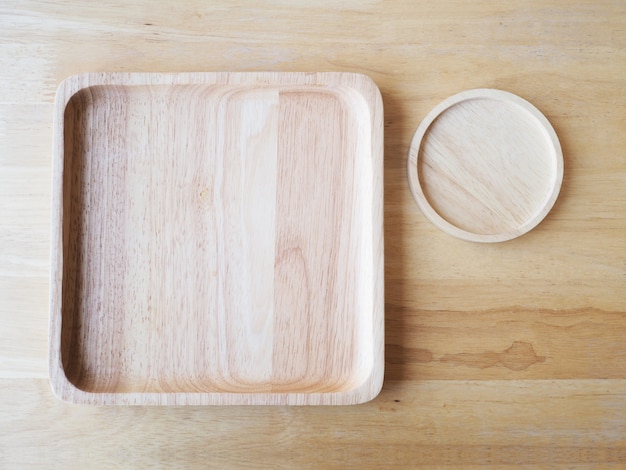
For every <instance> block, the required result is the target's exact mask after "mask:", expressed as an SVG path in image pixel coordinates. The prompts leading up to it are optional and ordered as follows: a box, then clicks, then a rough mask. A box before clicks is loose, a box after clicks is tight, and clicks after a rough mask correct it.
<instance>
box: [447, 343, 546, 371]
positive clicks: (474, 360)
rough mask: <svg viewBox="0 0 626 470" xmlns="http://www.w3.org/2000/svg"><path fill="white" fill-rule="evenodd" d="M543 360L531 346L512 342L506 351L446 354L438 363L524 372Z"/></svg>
mask: <svg viewBox="0 0 626 470" xmlns="http://www.w3.org/2000/svg"><path fill="white" fill-rule="evenodd" d="M545 360H546V357H545V356H538V355H537V353H536V352H535V349H534V348H533V346H532V344H530V343H527V342H524V341H514V342H513V344H511V346H510V347H509V348H508V349H506V350H504V351H502V352H495V351H487V352H484V353H459V354H446V355H445V356H443V357H442V358H441V359H440V362H444V363H450V364H453V365H462V366H466V367H474V368H478V369H487V368H488V367H497V366H501V367H506V368H507V369H510V370H526V369H528V368H529V367H530V366H532V365H534V364H539V363H542V362H545Z"/></svg>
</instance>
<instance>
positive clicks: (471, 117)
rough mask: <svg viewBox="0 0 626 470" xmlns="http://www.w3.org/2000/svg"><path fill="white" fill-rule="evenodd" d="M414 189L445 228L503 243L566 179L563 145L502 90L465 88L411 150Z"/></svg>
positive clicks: (538, 216) (423, 127)
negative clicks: (564, 178)
mask: <svg viewBox="0 0 626 470" xmlns="http://www.w3.org/2000/svg"><path fill="white" fill-rule="evenodd" d="M408 174H409V185H410V187H411V192H412V193H413V196H414V197H415V200H416V201H417V204H418V206H419V207H420V209H421V210H422V212H423V213H424V215H426V217H427V218H428V219H429V220H430V221H431V222H432V223H433V224H435V225H436V226H437V227H438V228H440V229H441V230H443V231H444V232H446V233H448V234H450V235H453V236H455V237H458V238H461V239H464V240H469V241H475V242H500V241H505V240H510V239H512V238H515V237H519V236H520V235H523V234H524V233H526V232H528V231H529V230H531V229H532V228H534V227H535V226H536V225H537V224H538V223H539V222H541V220H542V219H543V218H544V217H545V216H546V214H547V213H548V212H549V211H550V209H551V208H552V206H553V205H554V202H555V201H556V198H557V196H558V194H559V190H560V188H561V182H562V180H563V153H562V151H561V145H560V144H559V140H558V138H557V136H556V133H555V132H554V129H553V128H552V126H551V125H550V123H549V122H548V120H547V119H546V118H545V117H544V116H543V114H541V112H540V111H539V110H538V109H537V108H535V107H534V106H533V105H532V104H530V103H529V102H528V101H526V100H524V99H522V98H520V97H519V96H516V95H514V94H512V93H508V92H505V91H499V90H492V89H477V90H468V91H464V92H462V93H459V94H457V95H454V96H451V97H450V98H448V99H447V100H445V101H443V102H442V103H440V104H439V105H438V106H436V107H435V108H434V109H433V110H432V111H431V112H430V113H429V114H428V115H427V116H426V118H425V119H424V120H423V121H422V123H421V124H420V125H419V127H418V128H417V131H416V132H415V135H414V136H413V141H412V142H411V147H410V150H409V157H408Z"/></svg>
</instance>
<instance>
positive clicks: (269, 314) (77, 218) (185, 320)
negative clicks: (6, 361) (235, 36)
mask: <svg viewBox="0 0 626 470" xmlns="http://www.w3.org/2000/svg"><path fill="white" fill-rule="evenodd" d="M54 134H55V146H54V170H53V174H54V176H53V179H54V181H53V186H54V190H53V194H54V196H53V197H54V199H53V214H52V219H53V220H52V282H51V319H50V378H51V383H52V387H53V390H54V392H55V393H56V394H57V395H58V396H59V397H60V398H61V399H63V400H66V401H70V402H74V403H88V404H154V405H233V404H251V405H269V404H290V405H348V404H355V403H361V402H364V401H367V400H370V399H372V398H373V397H375V396H376V395H377V394H378V392H379V390H380V388H381V386H382V381H383V369H384V331H383V317H384V298H383V232H382V225H383V188H382V182H383V178H382V172H383V109H382V100H381V97H380V93H379V91H378V88H377V87H376V85H375V84H374V83H373V82H372V80H371V79H369V78H368V77H366V76H363V75H359V74H352V73H183V74H142V73H131V74H118V73H93V74H84V75H78V76H73V77H70V78H69V79H67V80H65V81H64V82H63V83H62V84H61V85H60V87H59V89H58V92H57V97H56V105H55V124H54Z"/></svg>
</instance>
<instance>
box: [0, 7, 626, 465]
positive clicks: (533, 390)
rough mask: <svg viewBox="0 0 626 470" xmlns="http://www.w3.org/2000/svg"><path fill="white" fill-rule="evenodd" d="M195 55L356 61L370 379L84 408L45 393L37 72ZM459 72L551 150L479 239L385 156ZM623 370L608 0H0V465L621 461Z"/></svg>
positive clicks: (618, 170) (625, 442) (624, 232)
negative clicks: (282, 396) (371, 121)
mask: <svg viewBox="0 0 626 470" xmlns="http://www.w3.org/2000/svg"><path fill="white" fill-rule="evenodd" d="M259 3H264V5H263V6H259V5H258V4H259ZM307 3H309V4H310V6H306V5H305V4H307ZM205 70H206V71H213V70H228V71H231V70H232V71H236V70H275V71H281V70H284V71H299V70H304V71H353V72H361V73H366V74H368V75H370V76H371V77H372V78H373V79H374V80H375V81H376V83H377V84H378V85H379V87H380V90H381V92H382V96H383V100H384V105H385V237H386V238H385V268H386V272H385V283H386V286H385V289H386V294H385V302H386V311H385V315H386V322H385V324H386V374H385V385H384V387H383V391H382V393H381V394H380V396H379V397H378V398H377V399H375V400H374V401H372V402H370V403H367V404H364V405H359V406H353V407H334V408H333V407H292V408H288V407H222V408H218V407H207V408H199V407H187V408H185V407H178V408H166V407H86V406H72V405H67V404H64V403H62V402H60V401H58V400H57V399H56V398H55V397H54V396H53V395H52V393H51V391H50V387H49V384H48V379H47V328H48V288H49V276H48V270H49V245H50V242H49V229H50V196H51V146H52V142H51V135H52V108H53V97H54V92H55V89H56V87H57V85H58V83H59V82H60V81H61V80H62V79H63V78H65V77H66V76H68V75H71V74H74V73H78V72H83V71H146V72H148V71H171V72H182V71H205ZM477 87H493V88H500V89H503V90H507V91H511V92H513V93H516V94H518V95H520V96H522V97H523V98H525V99H527V100H529V101H530V102H532V103H533V104H534V105H535V106H537V107H538V108H539V109H540V110H541V111H542V112H543V113H544V114H545V115H546V116H547V117H548V119H549V120H550V121H551V123H552V124H553V126H554V128H555V130H556V132H557V134H558V136H559V138H560V140H561V144H562V147H563V151H564V158H565V177H564V182H563V187H562V191H561V195H560V197H559V199H558V200H557V203H556V205H555V207H554V209H553V210H552V212H551V213H550V214H549V215H548V217H547V218H546V219H545V220H544V221H543V222H542V223H541V224H540V225H539V226H538V227H537V228H536V229H534V230H533V231H531V232H530V233H529V234H527V235H525V236H523V237H521V238H518V239H515V240H513V241H509V242H504V243H500V244H487V245H485V244H474V243H469V242H464V241H460V240H456V239H454V238H452V237H450V236H448V235H446V234H444V233H442V232H440V231H439V230H438V229H436V228H435V227H434V226H433V225H432V224H430V223H429V222H428V221H427V220H426V219H425V218H424V216H423V215H422V214H421V213H420V212H419V211H418V209H417V207H416V205H415V203H414V201H413V200H412V198H411V195H410V192H409V188H408V184H407V177H406V171H405V167H406V165H405V162H406V154H407V151H408V148H409V143H410V139H411V137H412V134H413V132H414V131H415V128H416V127H417V125H418V123H419V122H420V120H421V119H422V118H423V117H424V116H425V115H426V113H427V112H428V111H429V110H430V109H432V107H433V106H435V105H436V104H437V103H438V102H440V101H441V100H443V99H444V98H446V97H448V96H450V95H452V94H454V93H457V92H459V91H462V90H465V89H470V88H477ZM625 377H626V3H624V2H622V1H587V2H562V1H556V0H552V1H519V0H518V1H505V2H501V1H497V2H496V1H485V0H481V1H475V2H466V1H461V0H457V1H439V2H430V1H428V2H427V1H414V2H410V1H377V0H355V1H349V2H335V1H330V0H321V1H318V2H297V1H290V0H272V1H269V2H245V1H242V0H239V1H233V2H222V1H212V2H202V1H179V2H160V3H159V2H148V1H143V2H141V1H138V2H124V1H119V2H112V1H108V0H100V1H98V2H33V1H23V0H19V1H18V0H9V1H7V0H4V1H2V2H1V3H0V468H36V467H43V468H97V467H110V468H146V467H148V466H162V467H164V468H174V467H181V466H183V465H184V466H192V467H193V466H196V467H205V466H214V467H217V468H229V467H230V468H244V467H266V468H281V467H282V468H333V467H334V468H348V467H355V468H389V467H405V468H414V467H415V466H416V465H417V464H421V465H424V466H439V465H463V466H480V465H483V464H484V465H493V466H495V467H497V468H503V467H506V466H507V465H516V464H523V465H527V466H529V467H537V466H542V465H550V464H555V465H560V466H564V467H567V468H583V467H589V466H598V467H601V468H624V467H625V466H626V379H625Z"/></svg>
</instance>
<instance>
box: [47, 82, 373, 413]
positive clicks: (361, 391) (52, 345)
mask: <svg viewBox="0 0 626 470" xmlns="http://www.w3.org/2000/svg"><path fill="white" fill-rule="evenodd" d="M209 84H227V85H239V86H245V85H268V86H325V87H329V86H331V87H332V86H347V87H349V88H351V89H353V90H355V91H356V92H358V93H359V94H360V95H361V96H362V97H363V98H364V99H365V103H366V104H367V106H368V109H369V111H370V123H371V135H372V139H371V159H372V169H373V173H372V178H373V181H372V207H371V210H372V220H373V222H374V223H373V233H372V255H373V260H372V261H373V264H372V266H373V270H372V272H373V275H374V277H375V278H376V279H375V281H376V282H374V283H373V285H374V292H373V294H372V295H373V311H372V316H373V318H372V329H373V331H372V345H373V349H374V350H373V351H372V354H373V356H372V367H371V370H370V371H369V375H368V376H367V378H366V379H365V380H364V381H363V382H362V383H361V384H360V385H359V386H357V387H355V388H353V389H349V390H346V391H337V392H313V393H307V392H281V393H274V392H246V393H241V392H150V393H141V392H119V393H108V392H107V393H101V392H89V391H85V390H81V389H79V388H77V387H76V386H75V385H74V384H73V383H71V382H70V381H69V380H68V379H67V377H66V375H65V371H64V367H63V363H62V360H61V324H62V317H63V313H62V309H61V300H62V286H63V171H64V160H65V154H64V143H63V138H62V136H63V131H64V114H65V109H66V107H67V105H68V103H69V101H70V100H71V98H72V97H73V96H74V95H75V94H76V93H79V92H80V91H81V90H83V89H85V88H89V87H92V86H107V85H110V86H153V85H157V86H162V85H165V86H176V85H209ZM383 128H384V126H383V104H382V96H381V94H380V90H379V89H378V87H377V86H376V84H375V83H374V81H373V80H372V79H371V78H370V77H368V76H367V75H363V74H360V73H352V72H182V73H176V72H174V73H153V72H113V73H107V72H96V73H81V74H76V75H72V76H70V77H68V78H66V79H65V80H63V81H62V82H61V83H60V85H59V87H58V88H57V92H56V95H55V105H54V122H53V138H54V143H53V165H52V166H53V172H52V173H53V178H52V182H53V191H52V192H53V196H52V210H51V212H52V214H51V218H52V223H51V248H50V250H51V271H50V273H51V282H50V312H49V334H48V336H49V361H48V370H49V380H50V383H51V387H52V391H53V392H54V394H55V395H56V396H57V397H58V398H60V399H61V400H63V401H66V402H70V403H75V404H94V405H109V404H111V405H114V404H118V405H351V404H359V403H364V402H367V401H370V400H372V399H373V398H375V397H376V396H377V395H378V394H379V392H380V390H381V389H382V385H383V376H384V263H383V248H384V240H383V187H382V181H383Z"/></svg>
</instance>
